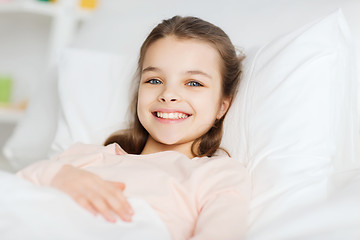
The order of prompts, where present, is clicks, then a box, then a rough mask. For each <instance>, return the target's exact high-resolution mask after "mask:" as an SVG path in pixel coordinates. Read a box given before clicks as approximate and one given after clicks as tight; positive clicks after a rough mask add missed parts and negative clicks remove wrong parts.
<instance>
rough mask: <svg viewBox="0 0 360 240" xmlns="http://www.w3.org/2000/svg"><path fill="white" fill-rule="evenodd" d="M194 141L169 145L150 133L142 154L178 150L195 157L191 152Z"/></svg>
mask: <svg viewBox="0 0 360 240" xmlns="http://www.w3.org/2000/svg"><path fill="white" fill-rule="evenodd" d="M191 145H192V142H188V143H182V144H172V145H167V144H163V143H160V142H157V141H156V140H154V139H153V138H152V137H151V136H150V135H149V137H148V139H147V141H146V144H145V147H144V149H143V150H142V152H141V154H151V153H157V152H164V151H176V152H180V153H183V154H185V155H186V156H187V157H188V158H190V159H191V158H193V157H194V155H193V154H192V153H191Z"/></svg>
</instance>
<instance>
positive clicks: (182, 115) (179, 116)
mask: <svg viewBox="0 0 360 240" xmlns="http://www.w3.org/2000/svg"><path fill="white" fill-rule="evenodd" d="M156 116H157V117H158V118H163V119H184V118H187V117H189V115H187V114H185V113H178V112H174V113H163V112H156Z"/></svg>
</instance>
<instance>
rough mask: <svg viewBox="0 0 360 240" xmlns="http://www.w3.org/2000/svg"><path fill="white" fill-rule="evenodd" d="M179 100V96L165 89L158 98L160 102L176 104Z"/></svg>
mask: <svg viewBox="0 0 360 240" xmlns="http://www.w3.org/2000/svg"><path fill="white" fill-rule="evenodd" d="M179 100H180V97H179V95H178V94H177V93H176V91H174V90H173V89H169V88H166V89H164V91H163V92H162V93H161V94H160V96H159V101H160V102H177V101H179Z"/></svg>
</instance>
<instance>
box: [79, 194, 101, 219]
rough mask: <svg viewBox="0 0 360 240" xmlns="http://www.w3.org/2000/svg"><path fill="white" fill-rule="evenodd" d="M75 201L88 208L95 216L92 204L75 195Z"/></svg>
mask: <svg viewBox="0 0 360 240" xmlns="http://www.w3.org/2000/svg"><path fill="white" fill-rule="evenodd" d="M75 201H76V202H77V203H78V204H79V205H80V206H82V207H83V208H85V209H86V210H88V211H89V212H91V213H92V214H93V215H94V216H97V214H98V213H97V211H96V209H95V208H94V207H93V206H92V204H91V203H90V202H89V201H88V200H87V199H86V198H84V197H77V198H75Z"/></svg>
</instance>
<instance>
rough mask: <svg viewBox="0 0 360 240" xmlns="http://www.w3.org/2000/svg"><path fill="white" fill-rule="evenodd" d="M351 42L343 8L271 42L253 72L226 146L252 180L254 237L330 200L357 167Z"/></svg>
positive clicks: (230, 118)
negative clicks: (340, 176)
mask: <svg viewBox="0 0 360 240" xmlns="http://www.w3.org/2000/svg"><path fill="white" fill-rule="evenodd" d="M352 44H353V43H352V40H351V36H350V33H349V29H348V26H347V24H346V22H345V19H344V16H343V15H342V13H341V11H340V10H339V11H337V12H335V13H333V14H331V15H329V16H327V17H325V18H323V19H321V20H319V21H316V22H315V23H311V24H309V25H307V26H305V27H303V28H301V29H299V30H296V31H294V32H292V33H290V34H287V35H285V36H282V37H280V38H278V39H276V40H274V41H272V42H270V43H269V44H267V45H266V46H264V47H263V48H262V49H260V50H259V51H258V53H257V55H256V56H255V59H254V61H253V63H252V65H251V67H250V68H249V69H248V71H247V73H246V77H245V78H244V80H243V82H242V83H241V86H240V90H239V94H238V96H237V99H236V100H235V102H234V105H233V106H232V108H231V109H230V112H229V116H227V120H226V124H225V133H224V141H223V146H224V147H225V148H227V149H229V151H230V153H231V154H232V155H233V157H235V158H239V159H241V160H242V161H243V162H244V163H245V164H246V165H247V167H248V169H249V172H250V174H251V178H252V203H251V204H252V206H251V214H250V226H249V239H261V238H257V237H258V235H259V234H260V233H264V232H262V231H261V230H262V229H264V228H266V226H267V225H268V224H269V223H271V222H272V221H274V220H275V219H277V218H279V217H281V216H282V215H284V214H286V213H288V212H289V211H294V210H298V209H302V207H304V206H308V205H309V204H312V203H316V202H320V201H321V200H323V199H326V197H327V195H328V188H329V187H330V185H329V181H330V175H331V173H332V172H333V171H334V170H335V171H342V170H346V169H352V168H355V167H359V165H360V164H359V162H358V150H357V148H358V144H359V143H358V127H359V126H358V124H357V123H358V120H359V119H356V114H355V113H356V109H357V106H356V102H357V101H356V100H357V96H356V91H355V89H357V83H356V79H355V77H354V72H353V70H354V62H353V56H352V55H351V53H352V50H353V49H352V46H353V45H352ZM234 119H237V120H238V121H236V122H235V121H234ZM234 142H235V143H237V144H236V145H234V144H233V143H234ZM278 230H279V229H278ZM273 231H275V230H274V229H273ZM268 233H269V234H271V233H270V232H268ZM269 234H264V235H265V236H267V237H268V238H264V239H271V237H270V236H269Z"/></svg>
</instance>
